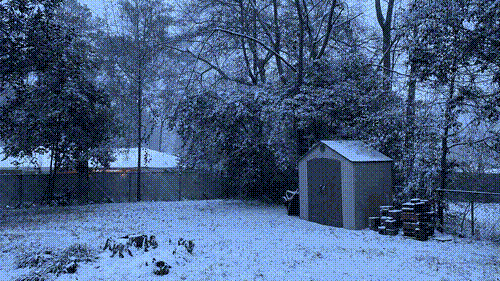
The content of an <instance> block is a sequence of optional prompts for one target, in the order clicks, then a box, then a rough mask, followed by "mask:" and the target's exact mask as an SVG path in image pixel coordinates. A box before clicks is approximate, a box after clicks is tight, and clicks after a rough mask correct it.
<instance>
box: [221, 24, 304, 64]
mask: <svg viewBox="0 0 500 281" xmlns="http://www.w3.org/2000/svg"><path fill="white" fill-rule="evenodd" d="M214 31H221V32H225V33H228V34H231V35H235V36H240V37H243V38H246V39H248V40H252V41H254V42H255V43H257V44H259V45H261V46H262V47H263V48H264V49H266V50H267V51H269V52H271V53H272V54H273V55H275V56H276V57H278V58H279V59H280V60H281V61H282V62H283V63H284V64H286V65H287V66H288V67H290V69H292V70H293V71H294V72H297V70H296V69H295V67H294V66H293V65H291V64H290V63H289V62H288V61H287V60H285V59H284V58H283V57H282V56H281V55H280V54H278V53H276V52H275V51H274V50H273V49H271V48H269V47H268V46H266V44H264V43H263V42H262V41H260V40H259V39H256V38H254V37H252V36H248V35H245V34H241V33H238V32H234V31H230V30H226V29H222V28H215V29H214Z"/></svg>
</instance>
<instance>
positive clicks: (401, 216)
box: [369, 198, 435, 241]
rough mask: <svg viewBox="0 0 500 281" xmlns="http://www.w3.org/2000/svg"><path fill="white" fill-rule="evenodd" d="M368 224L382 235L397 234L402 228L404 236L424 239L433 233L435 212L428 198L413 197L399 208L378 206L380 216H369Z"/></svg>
mask: <svg viewBox="0 0 500 281" xmlns="http://www.w3.org/2000/svg"><path fill="white" fill-rule="evenodd" d="M369 226H370V229H371V230H374V231H378V232H379V233H380V234H383V235H397V234H398V233H399V230H400V229H401V228H402V230H403V235H404V236H408V237H413V238H415V239H417V240H421V241H425V240H427V239H428V238H429V236H432V235H434V227H435V213H434V212H433V211H432V206H431V203H430V202H429V200H422V199H419V198H414V199H411V200H410V201H409V202H406V203H403V204H402V208H401V209H395V208H394V207H393V206H380V216H378V217H370V218H369Z"/></svg>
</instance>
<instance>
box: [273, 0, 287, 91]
mask: <svg viewBox="0 0 500 281" xmlns="http://www.w3.org/2000/svg"><path fill="white" fill-rule="evenodd" d="M273 18H274V19H273V20H274V52H275V53H276V55H275V58H276V68H277V69H278V75H279V77H280V79H281V82H282V83H283V84H284V83H286V78H285V76H284V73H283V65H282V63H281V59H280V58H279V56H278V55H279V53H280V51H281V30H280V25H279V14H278V1H277V0H273Z"/></svg>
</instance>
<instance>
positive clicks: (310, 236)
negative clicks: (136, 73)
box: [0, 200, 500, 281]
mask: <svg viewBox="0 0 500 281" xmlns="http://www.w3.org/2000/svg"><path fill="white" fill-rule="evenodd" d="M0 216H1V217H2V221H1V222H0V280H15V279H16V278H17V277H19V276H21V275H23V274H27V273H28V272H29V270H30V269H28V268H23V269H15V267H14V264H15V262H16V256H17V255H19V254H20V253H22V252H23V251H25V252H27V251H36V250H41V249H52V250H53V251H56V250H62V249H64V248H66V247H68V246H70V245H73V244H75V243H81V244H88V245H89V246H90V247H94V248H96V249H99V248H101V249H102V247H103V246H104V243H105V241H106V238H108V237H110V236H112V237H118V236H123V235H127V234H148V235H150V234H154V235H156V237H157V240H158V243H159V247H158V248H157V249H154V250H150V251H149V252H146V253H144V252H141V251H139V250H133V254H134V256H133V257H131V256H129V255H127V254H125V257H124V258H118V257H114V258H110V257H109V256H110V253H109V252H108V251H107V252H102V251H100V252H99V250H97V251H98V256H99V259H97V261H96V262H91V263H86V264H85V263H80V264H79V267H78V268H77V271H76V273H74V274H62V275H60V276H59V277H58V278H57V280H120V281H124V280H500V248H499V247H498V246H497V245H494V244H492V243H490V242H486V241H475V240H468V239H460V238H456V237H453V239H452V241H448V242H439V241H437V240H429V241H426V242H420V241H416V240H413V239H409V238H405V237H403V236H401V235H398V236H395V237H391V236H383V235H379V234H377V233H376V232H373V231H370V230H361V231H350V230H345V229H341V228H334V227H329V226H324V225H319V224H316V223H312V222H308V221H304V220H301V219H299V218H298V217H289V216H287V215H286V211H285V209H284V207H282V206H269V205H264V204H260V203H256V202H241V201H226V200H211V201H183V202H141V203H120V204H96V205H87V206H75V207H61V208H54V209H50V208H47V209H28V210H8V211H5V213H4V214H3V215H2V214H0ZM181 237H182V238H184V239H188V240H193V241H194V243H195V247H194V250H193V254H192V255H191V254H189V253H187V252H185V251H184V252H182V251H181V250H182V249H177V251H178V252H177V253H176V254H175V255H173V254H172V251H173V249H175V247H176V245H177V244H176V241H177V240H178V239H179V238H181ZM169 239H171V240H172V241H173V244H169ZM153 257H155V258H156V259H157V260H164V261H166V262H167V263H169V264H170V265H172V268H171V270H170V273H169V274H168V275H166V276H156V275H154V274H153V273H152V267H151V263H150V262H151V260H152V258H153ZM146 262H148V263H149V266H146Z"/></svg>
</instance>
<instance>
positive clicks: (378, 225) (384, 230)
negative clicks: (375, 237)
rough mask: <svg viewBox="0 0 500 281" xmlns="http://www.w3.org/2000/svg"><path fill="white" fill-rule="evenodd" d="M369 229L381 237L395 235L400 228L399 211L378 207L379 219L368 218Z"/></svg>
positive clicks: (390, 207)
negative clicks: (381, 235)
mask: <svg viewBox="0 0 500 281" xmlns="http://www.w3.org/2000/svg"><path fill="white" fill-rule="evenodd" d="M369 223H370V229H372V230H375V231H378V232H379V233H380V234H383V235H397V234H398V233H399V228H400V227H401V224H402V222H401V210H395V209H394V208H393V206H380V217H370V218H369Z"/></svg>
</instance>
